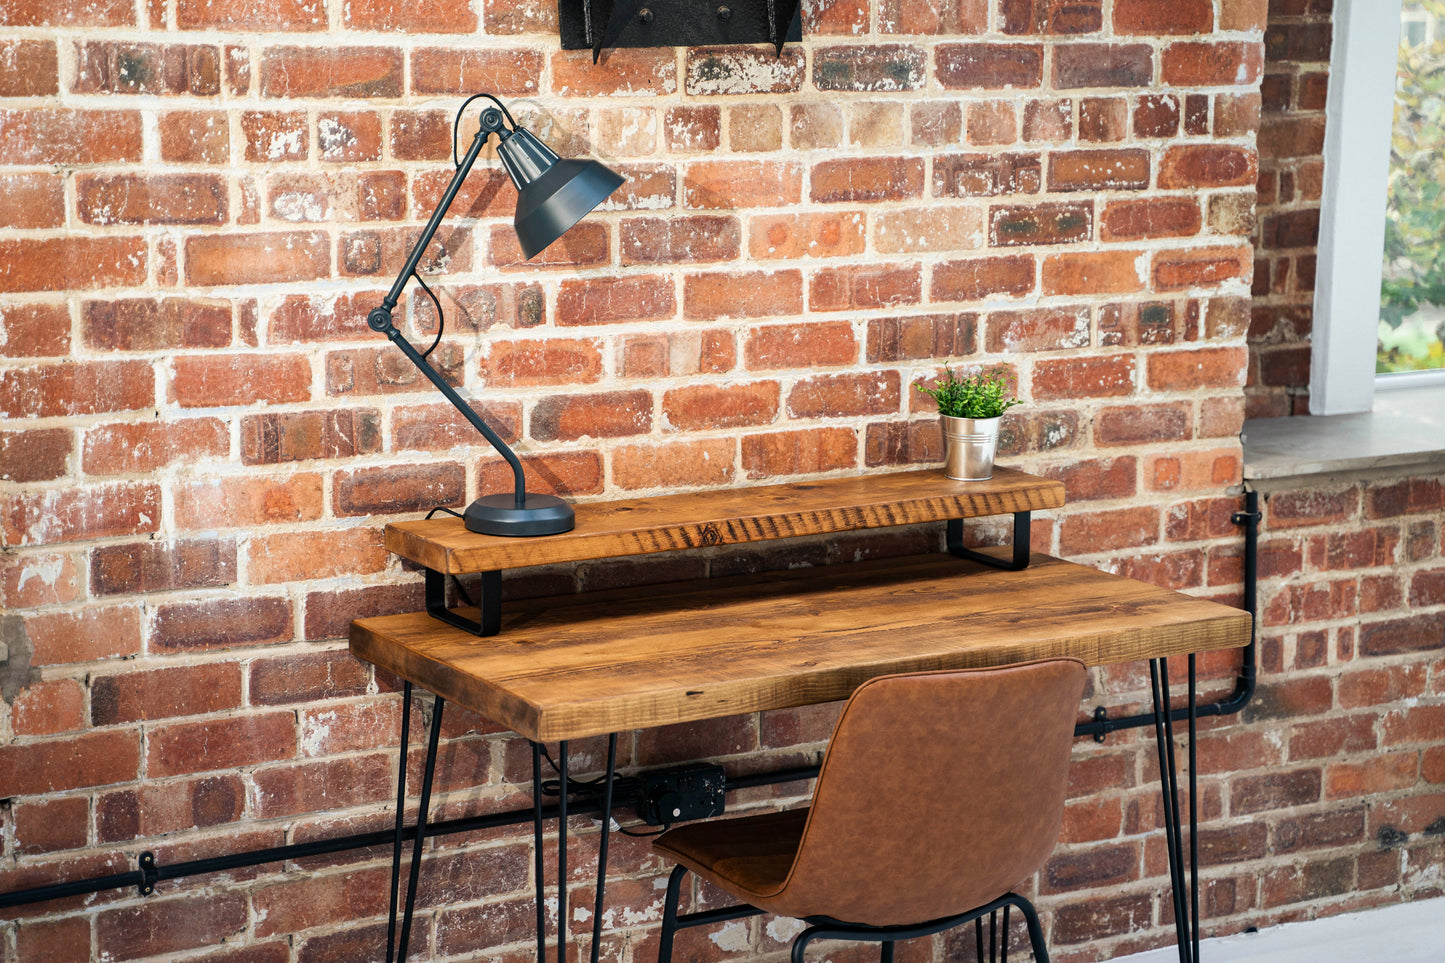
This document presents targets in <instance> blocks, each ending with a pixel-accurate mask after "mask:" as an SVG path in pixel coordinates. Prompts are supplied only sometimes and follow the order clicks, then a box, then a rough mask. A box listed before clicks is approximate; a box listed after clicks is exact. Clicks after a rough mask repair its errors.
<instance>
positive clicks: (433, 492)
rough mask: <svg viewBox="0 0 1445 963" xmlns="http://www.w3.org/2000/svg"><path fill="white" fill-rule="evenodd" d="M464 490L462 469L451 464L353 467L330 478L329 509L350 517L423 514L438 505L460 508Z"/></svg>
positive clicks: (464, 483)
mask: <svg viewBox="0 0 1445 963" xmlns="http://www.w3.org/2000/svg"><path fill="white" fill-rule="evenodd" d="M466 489H467V486H466V478H465V475H464V472H463V470H462V466H461V465H459V464H456V463H454V462H445V463H441V464H420V465H405V466H398V467H390V468H357V469H351V470H347V471H340V472H337V473H336V475H335V476H334V478H333V481H332V490H331V509H332V511H333V512H335V513H336V514H337V515H339V516H352V515H396V514H401V513H405V512H424V511H429V510H431V509H433V508H435V507H437V506H438V505H444V506H447V507H450V508H460V507H461V505H462V502H463V496H464V495H465V494H466Z"/></svg>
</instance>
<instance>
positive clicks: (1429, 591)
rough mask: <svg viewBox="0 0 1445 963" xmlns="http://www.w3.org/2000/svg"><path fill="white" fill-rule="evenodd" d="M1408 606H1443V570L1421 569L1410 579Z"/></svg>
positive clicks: (1444, 601)
mask: <svg viewBox="0 0 1445 963" xmlns="http://www.w3.org/2000/svg"><path fill="white" fill-rule="evenodd" d="M1410 605H1411V606H1413V607H1424V606H1430V605H1445V568H1436V569H1423V570H1421V571H1418V572H1416V573H1415V574H1414V575H1412V576H1411V577H1410Z"/></svg>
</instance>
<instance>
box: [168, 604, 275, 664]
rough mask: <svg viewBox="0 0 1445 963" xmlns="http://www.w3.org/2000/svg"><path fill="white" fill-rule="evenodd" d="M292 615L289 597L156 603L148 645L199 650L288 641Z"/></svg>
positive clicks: (178, 649)
mask: <svg viewBox="0 0 1445 963" xmlns="http://www.w3.org/2000/svg"><path fill="white" fill-rule="evenodd" d="M291 615H292V613H291V603H290V601H289V600H288V599H285V598H278V597H269V596H252V597H241V598H219V599H209V600H206V601H192V602H167V603H164V604H161V605H157V606H156V607H155V611H154V615H153V616H152V619H151V626H150V647H151V649H152V651H155V652H202V651H210V650H218V649H230V648H244V647H248V646H253V645H272V644H275V643H278V642H289V641H291V639H292V637H293V636H294V631H293V626H292V617H291ZM233 622H234V624H232V623H233Z"/></svg>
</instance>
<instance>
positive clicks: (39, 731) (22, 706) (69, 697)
mask: <svg viewBox="0 0 1445 963" xmlns="http://www.w3.org/2000/svg"><path fill="white" fill-rule="evenodd" d="M10 725H11V727H12V728H13V729H14V731H15V734H16V735H17V736H48V735H54V734H55V733H58V732H75V731H77V730H79V729H83V728H85V689H84V687H82V686H81V684H80V683H79V682H78V681H77V680H75V679H49V680H45V681H38V680H37V681H35V682H32V683H30V684H29V685H28V686H26V687H25V688H24V689H21V690H20V692H19V693H17V694H16V695H15V698H14V699H13V700H12V702H11V707H10Z"/></svg>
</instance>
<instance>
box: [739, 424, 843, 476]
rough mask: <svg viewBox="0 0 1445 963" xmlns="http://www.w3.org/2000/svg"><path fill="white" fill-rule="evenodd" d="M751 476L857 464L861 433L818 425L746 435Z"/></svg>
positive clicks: (837, 468)
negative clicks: (808, 428)
mask: <svg viewBox="0 0 1445 963" xmlns="http://www.w3.org/2000/svg"><path fill="white" fill-rule="evenodd" d="M742 457H743V462H742V463H743V470H744V471H746V472H747V474H748V477H749V478H772V477H776V476H780V475H808V474H814V473H817V472H828V471H840V470H842V469H845V468H852V467H854V466H856V465H857V463H858V436H857V435H856V434H855V433H854V432H853V430H852V429H849V428H815V429H810V430H807V431H782V432H775V433H772V434H766V435H744V436H743V447H742Z"/></svg>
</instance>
